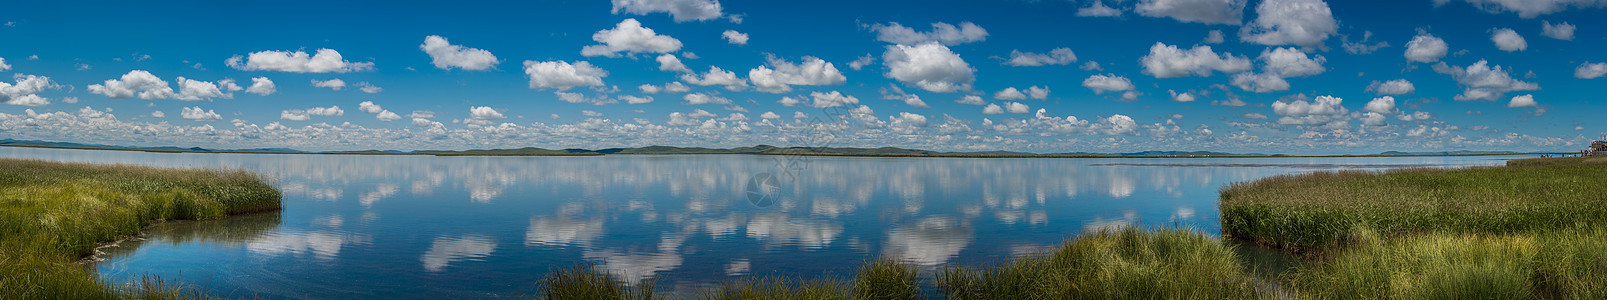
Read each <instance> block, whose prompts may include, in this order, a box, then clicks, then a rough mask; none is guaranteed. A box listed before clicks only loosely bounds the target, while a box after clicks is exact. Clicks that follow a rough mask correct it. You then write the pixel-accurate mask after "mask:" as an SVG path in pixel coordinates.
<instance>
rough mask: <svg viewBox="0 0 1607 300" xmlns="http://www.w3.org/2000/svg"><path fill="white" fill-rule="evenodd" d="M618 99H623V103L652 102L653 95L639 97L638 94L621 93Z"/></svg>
mask: <svg viewBox="0 0 1607 300" xmlns="http://www.w3.org/2000/svg"><path fill="white" fill-rule="evenodd" d="M619 100H625V103H629V104H646V103H653V97H652V96H640V97H638V96H631V95H622V96H619Z"/></svg>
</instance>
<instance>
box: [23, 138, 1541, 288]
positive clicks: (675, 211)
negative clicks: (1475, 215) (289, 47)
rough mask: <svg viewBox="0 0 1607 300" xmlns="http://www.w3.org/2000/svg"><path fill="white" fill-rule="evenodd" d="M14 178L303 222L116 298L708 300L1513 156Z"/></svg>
mask: <svg viewBox="0 0 1607 300" xmlns="http://www.w3.org/2000/svg"><path fill="white" fill-rule="evenodd" d="M0 157H10V158H29V159H44V160H56V161H75V162H96V163H123V164H138V165H151V166H164V167H204V168H238V169H245V170H251V171H256V172H259V173H262V174H265V175H267V176H269V177H271V178H273V180H274V184H275V185H277V186H278V187H279V188H280V189H281V190H282V191H283V192H284V210H283V211H281V212H276V213H266V214H254V215H246V216H236V217H231V218H228V219H224V220H218V221H198V222H173V223H164V224H161V225H157V226H154V227H152V228H149V229H147V234H146V235H144V236H142V238H141V239H137V240H131V241H125V242H123V243H120V244H119V245H118V246H116V247H107V248H104V249H102V250H101V251H103V252H105V253H104V254H102V255H100V257H99V258H100V259H101V261H99V262H96V263H94V267H95V268H96V269H97V270H98V271H99V272H100V274H101V276H103V277H104V278H106V279H108V280H111V281H113V282H129V281H131V280H136V279H138V278H140V277H141V276H146V275H156V276H160V277H161V278H164V279H175V278H176V279H179V280H180V281H182V283H184V284H187V285H193V286H196V287H199V288H202V289H204V290H207V291H211V292H212V293H213V295H215V296H224V297H240V296H252V295H255V296H260V297H265V298H319V299H343V298H504V297H510V298H511V297H525V296H528V295H531V294H533V293H535V283H536V282H537V281H538V280H539V279H541V278H542V277H543V275H544V274H545V273H546V272H547V271H549V270H551V269H553V268H558V267H570V266H574V265H575V264H576V263H578V262H593V263H596V264H597V265H598V266H599V267H602V268H604V269H606V270H608V271H610V272H611V273H613V274H614V275H616V277H618V278H619V279H622V280H630V281H635V280H642V279H648V278H655V279H656V280H657V283H658V287H659V288H660V289H665V290H678V291H689V290H694V289H696V288H698V287H703V286H708V285H710V284H714V283H718V282H721V281H725V280H733V279H743V278H750V277H752V276H767V275H779V276H791V277H799V278H817V277H820V276H827V275H839V276H846V275H852V273H853V272H854V268H855V267H857V266H858V264H859V263H860V262H862V261H865V260H868V259H872V258H875V257H888V258H894V259H899V260H903V261H906V262H909V263H912V264H915V265H919V266H921V267H922V268H923V269H926V270H933V269H935V268H937V267H940V266H942V265H944V264H967V265H978V264H985V263H992V262H998V261H1000V260H1002V259H1007V258H1009V257H1012V256H1015V255H1021V254H1026V253H1033V252H1038V251H1044V250H1048V249H1052V248H1053V247H1054V246H1055V245H1057V244H1059V243H1060V242H1061V241H1063V240H1064V239H1066V238H1069V237H1074V236H1076V235H1077V234H1079V233H1083V232H1087V231H1092V230H1102V229H1109V228H1120V227H1124V226H1142V227H1160V226H1180V227H1193V228H1198V229H1199V230H1201V231H1204V232H1207V233H1211V234H1216V233H1217V232H1219V228H1220V226H1219V224H1218V221H1219V220H1218V213H1217V206H1216V201H1217V191H1218V189H1220V188H1221V187H1222V186H1224V185H1227V184H1229V183H1232V182H1237V181H1245V180H1253V179H1257V178H1262V177H1267V176H1273V175H1279V174H1291V173H1301V172H1311V171H1320V170H1338V169H1370V170H1379V169H1388V168H1402V167H1458V166H1476V165H1499V164H1502V163H1503V160H1504V159H1511V158H1516V157H1514V156H1505V157H1503V156H1473V157H1392V158H1119V159H1071V158H866V157H788V156H758V155H609V156H583V157H434V156H400V155H397V156H384V155H377V156H366V155H284V154H175V153H147V152H130V151H97V150H64V149H35V148H13V147H0Z"/></svg>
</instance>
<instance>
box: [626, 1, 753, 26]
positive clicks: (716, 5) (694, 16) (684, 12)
mask: <svg viewBox="0 0 1607 300" xmlns="http://www.w3.org/2000/svg"><path fill="white" fill-rule="evenodd" d="M613 3H614V11H613V13H614V14H619V13H621V12H624V13H628V14H634V15H648V14H653V13H668V14H670V16H672V17H674V18H675V22H689V21H708V20H713V19H719V18H720V17H721V16H724V15H725V13H724V12H722V10H721V7H720V1H718V0H613Z"/></svg>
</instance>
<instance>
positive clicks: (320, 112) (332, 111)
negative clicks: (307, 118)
mask: <svg viewBox="0 0 1607 300" xmlns="http://www.w3.org/2000/svg"><path fill="white" fill-rule="evenodd" d="M307 114H309V115H314V116H324V117H335V116H344V115H346V111H345V110H341V109H340V106H338V105H331V106H329V107H314V108H308V109H307Z"/></svg>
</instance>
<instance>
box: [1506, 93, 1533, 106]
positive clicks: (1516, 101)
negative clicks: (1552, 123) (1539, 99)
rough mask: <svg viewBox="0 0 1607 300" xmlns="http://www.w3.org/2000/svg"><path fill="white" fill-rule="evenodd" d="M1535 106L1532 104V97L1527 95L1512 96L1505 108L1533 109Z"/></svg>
mask: <svg viewBox="0 0 1607 300" xmlns="http://www.w3.org/2000/svg"><path fill="white" fill-rule="evenodd" d="M1537 105H1539V104H1538V103H1535V102H1534V95H1529V94H1525V95H1519V96H1514V97H1512V102H1507V107H1535V106H1537Z"/></svg>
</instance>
